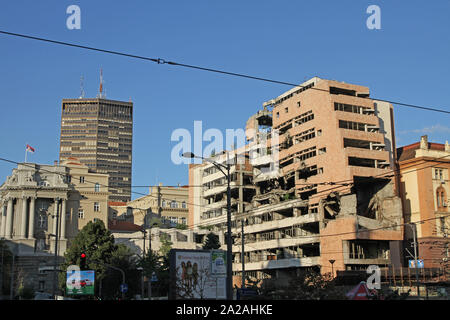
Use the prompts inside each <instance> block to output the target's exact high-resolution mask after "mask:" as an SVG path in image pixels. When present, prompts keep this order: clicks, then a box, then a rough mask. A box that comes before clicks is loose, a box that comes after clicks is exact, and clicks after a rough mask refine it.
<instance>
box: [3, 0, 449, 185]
mask: <svg viewBox="0 0 450 320" xmlns="http://www.w3.org/2000/svg"><path fill="white" fill-rule="evenodd" d="M72 4H76V5H78V6H79V7H80V8H81V30H69V29H67V27H66V19H67V18H68V16H69V15H68V14H66V9H67V7H68V6H69V5H72ZM372 4H376V5H378V6H379V7H380V8H381V30H369V29H368V28H367V27H366V20H367V18H368V17H369V14H367V13H366V9H367V7H368V6H369V5H372ZM449 13H450V1H444V0H440V1H438V0H436V1H430V2H424V1H408V2H405V1H375V0H372V1H351V0H341V1H332V0H330V1H300V0H298V1H293V0H291V1H265V0H259V1H235V0H229V1H211V0H209V1H206V0H204V1H203V0H202V1H197V0H192V1H181V0H180V1H170V0H169V1H128V2H125V1H75V0H72V1H63V0H53V1H20V0H15V1H12V0H8V1H7V0H5V1H2V2H1V4H0V30H4V31H9V32H15V33H25V34H29V35H33V36H38V37H47V38H50V39H55V40H60V41H67V42H73V43H80V44H83V45H86V46H94V47H99V48H104V49H109V50H116V51H124V52H128V53H131V54H136V55H142V56H149V57H156V58H157V57H161V58H164V59H166V60H172V61H176V62H180V63H186V64H193V65H200V66H204V67H211V68H217V69H223V70H227V71H231V72H239V73H247V74H251V75H255V76H260V77H267V78H273V79H277V80H282V81H286V82H292V83H301V82H303V81H304V80H306V79H309V78H311V77H313V76H319V77H322V78H326V79H335V80H339V81H345V82H349V83H355V84H361V85H365V86H368V87H369V88H370V89H371V95H372V97H376V98H380V99H387V100H392V101H399V102H404V103H410V104H417V105H424V106H430V107H434V108H441V109H445V110H450V102H449V101H450V83H449V79H450V60H449V59H450V32H449V31H450V19H448V14H449ZM100 68H103V75H104V79H105V89H106V94H107V97H108V98H110V99H117V100H125V101H128V100H129V99H130V98H131V99H132V101H133V102H134V116H135V121H134V142H133V185H150V184H156V183H157V182H162V183H163V184H165V185H176V184H178V183H180V184H187V181H188V171H187V166H186V165H174V164H173V163H172V162H171V159H170V153H171V150H172V147H174V145H175V144H176V143H175V142H171V140H170V137H171V134H172V132H173V131H174V130H175V129H177V128H186V129H188V130H190V131H191V130H193V122H194V120H202V121H203V129H204V130H206V129H208V128H217V129H219V130H223V132H225V129H227V128H232V129H236V128H243V127H244V126H245V122H246V120H247V118H248V117H249V116H250V115H252V114H253V113H254V112H256V111H257V110H258V109H259V108H260V107H261V104H262V103H263V102H264V101H266V100H269V99H271V98H273V97H276V96H278V95H279V94H281V93H282V92H284V91H286V90H288V89H290V88H289V87H287V86H283V85H277V84H270V83H264V82H259V81H254V80H248V79H240V78H234V77H230V76H223V75H217V74H213V73H207V72H202V71H196V70H189V69H184V68H179V67H174V66H168V65H157V64H154V63H151V62H144V61H139V60H133V59H129V58H124V57H118V56H113V55H108V54H103V53H96V52H90V51H85V50H81V49H75V48H68V47H63V46H57V45H52V44H46V43H42V42H37V41H33V40H25V39H20V38H14V37H11V36H6V35H0V95H1V100H0V101H1V102H0V107H1V108H2V109H3V110H2V116H1V117H0V137H1V140H0V146H1V151H0V157H2V158H7V159H11V160H15V161H23V159H24V152H25V144H26V143H28V144H30V145H32V146H33V147H35V148H36V153H34V154H33V155H29V158H28V160H29V161H33V162H38V163H52V162H53V160H56V159H58V149H59V132H60V117H61V114H60V108H61V100H62V99H63V98H77V97H78V96H79V94H80V76H82V75H83V76H84V82H85V92H86V96H87V97H95V96H96V94H97V91H98V83H99V80H98V79H99V69H100ZM394 107H395V126H396V132H397V143H398V146H401V145H405V144H410V143H413V142H416V141H418V140H419V138H420V136H421V135H423V134H428V136H429V140H430V141H433V142H440V143H444V142H445V140H450V139H449V137H450V124H449V123H450V121H449V120H450V117H449V115H446V114H440V113H435V112H429V111H420V110H415V109H410V108H405V107H401V106H394ZM207 144H208V143H207V142H205V145H207ZM12 168H13V165H11V164H8V163H4V162H1V163H0V180H1V181H4V180H5V179H6V176H7V175H9V174H10V172H11V169H12ZM135 191H138V192H146V191H147V190H146V189H139V188H138V189H135Z"/></svg>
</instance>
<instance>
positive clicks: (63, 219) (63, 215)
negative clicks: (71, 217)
mask: <svg viewBox="0 0 450 320" xmlns="http://www.w3.org/2000/svg"><path fill="white" fill-rule="evenodd" d="M66 202H67V200H66V199H62V206H61V207H62V208H61V239H65V238H66V218H67V214H66Z"/></svg>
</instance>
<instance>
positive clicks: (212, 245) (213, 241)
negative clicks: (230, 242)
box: [203, 232, 221, 250]
mask: <svg viewBox="0 0 450 320" xmlns="http://www.w3.org/2000/svg"><path fill="white" fill-rule="evenodd" d="M220 247H221V245H220V241H219V236H218V235H217V234H215V233H212V232H210V233H208V234H207V235H206V240H205V243H204V244H203V249H204V250H212V249H219V248H220Z"/></svg>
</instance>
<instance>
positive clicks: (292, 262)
mask: <svg viewBox="0 0 450 320" xmlns="http://www.w3.org/2000/svg"><path fill="white" fill-rule="evenodd" d="M318 265H320V257H303V258H287V259H279V260H266V261H258V262H246V263H245V271H254V270H264V269H283V268H298V267H312V266H318ZM233 271H237V272H239V271H242V264H241V263H233Z"/></svg>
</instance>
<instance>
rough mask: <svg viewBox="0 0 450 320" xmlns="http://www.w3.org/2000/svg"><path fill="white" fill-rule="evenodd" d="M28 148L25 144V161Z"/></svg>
mask: <svg viewBox="0 0 450 320" xmlns="http://www.w3.org/2000/svg"><path fill="white" fill-rule="evenodd" d="M27 154H28V148H27V147H26V146H25V163H27Z"/></svg>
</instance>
